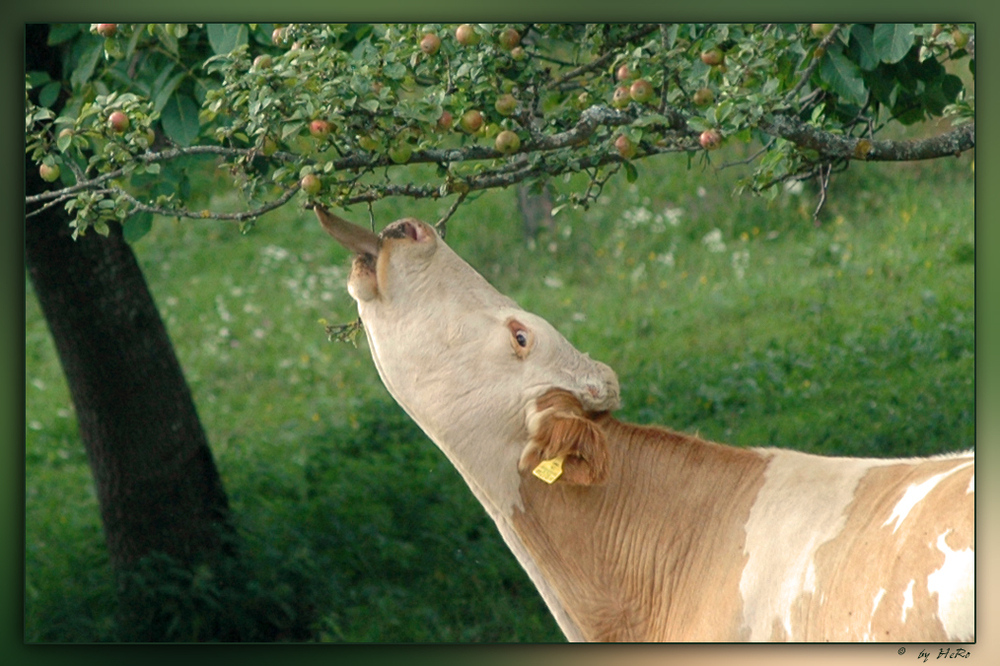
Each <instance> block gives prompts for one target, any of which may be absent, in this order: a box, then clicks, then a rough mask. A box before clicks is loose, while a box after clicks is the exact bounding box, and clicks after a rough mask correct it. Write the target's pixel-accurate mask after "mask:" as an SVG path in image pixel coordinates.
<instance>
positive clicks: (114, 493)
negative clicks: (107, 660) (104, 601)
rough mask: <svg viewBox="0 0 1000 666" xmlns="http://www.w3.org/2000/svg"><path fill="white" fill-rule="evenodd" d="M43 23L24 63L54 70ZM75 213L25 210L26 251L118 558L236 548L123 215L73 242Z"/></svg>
mask: <svg viewBox="0 0 1000 666" xmlns="http://www.w3.org/2000/svg"><path fill="white" fill-rule="evenodd" d="M46 33H47V29H46V26H40V27H36V26H28V30H27V32H26V37H27V48H26V57H27V65H28V68H29V69H46V70H47V71H50V74H51V75H52V76H53V78H54V79H58V78H59V75H60V71H58V70H60V69H61V66H60V64H59V58H58V57H57V56H55V55H54V54H53V49H51V48H50V47H48V46H47V45H46V44H45V35H46ZM53 69H55V70H56V71H53ZM25 168H26V174H25V175H26V180H25V187H26V194H33V193H38V192H41V191H42V190H43V189H44V188H45V187H46V183H44V181H42V179H41V178H40V176H39V175H38V173H37V169H36V168H35V167H34V165H32V164H31V163H30V159H29V158H28V157H27V156H26V157H25ZM68 223H69V219H68V217H67V215H66V213H65V211H64V210H63V209H62V208H61V207H52V208H49V209H47V210H45V211H43V212H41V213H40V214H38V215H35V216H33V217H31V218H30V219H28V220H27V221H26V224H25V246H24V253H25V254H24V256H25V263H26V266H27V269H28V275H29V277H30V280H31V283H32V285H33V287H34V291H35V294H36V296H37V298H38V301H39V303H40V305H41V308H42V311H43V313H44V315H45V319H46V322H47V323H48V326H49V330H50V331H51V333H52V337H53V339H54V341H55V346H56V349H57V350H58V354H59V359H60V362H61V363H62V367H63V370H64V372H65V374H66V379H67V382H68V384H69V389H70V394H71V396H72V399H73V404H74V407H75V409H76V414H77V418H78V421H79V430H80V436H81V439H82V440H83V444H84V446H85V448H86V451H87V456H88V460H89V462H90V467H91V469H92V471H93V475H94V483H95V486H96V489H97V497H98V500H99V503H100V510H101V519H102V522H103V526H104V534H105V539H106V542H107V546H108V551H109V555H110V560H111V564H112V566H113V567H114V569H115V571H116V572H117V573H119V574H121V573H123V572H127V571H129V570H131V569H132V568H133V567H135V565H136V564H138V563H139V561H140V559H141V558H143V557H144V556H147V555H150V554H154V553H163V554H166V555H169V556H170V557H172V558H174V560H175V561H177V562H179V563H181V564H182V565H185V566H191V565H193V564H195V563H199V562H205V561H213V560H216V558H217V557H218V556H225V555H229V554H231V553H232V550H233V542H234V541H233V539H232V535H233V531H232V529H231V527H230V524H229V520H228V516H229V513H228V502H227V499H226V495H225V492H224V490H223V487H222V483H221V480H220V478H219V474H218V472H217V470H216V468H215V464H214V462H213V460H212V454H211V451H210V450H209V447H208V441H207V438H206V436H205V432H204V430H203V428H202V426H201V423H200V421H199V419H198V414H197V411H196V409H195V405H194V402H193V400H192V397H191V393H190V390H189V388H188V385H187V383H186V381H185V379H184V375H183V372H182V370H181V366H180V363H179V362H178V360H177V357H176V355H175V353H174V350H173V346H172V344H171V342H170V338H169V337H168V335H167V331H166V328H165V327H164V325H163V322H162V320H161V318H160V315H159V311H158V310H157V308H156V305H155V304H154V302H153V298H152V296H151V295H150V292H149V289H148V287H147V285H146V281H145V279H144V277H143V274H142V271H141V269H140V267H139V264H138V262H137V261H136V258H135V255H134V254H133V252H132V249H131V248H130V247H129V245H128V244H127V243H126V242H125V240H124V238H123V236H122V231H121V227H120V225H117V224H114V225H111V228H112V231H111V233H110V235H109V236H108V237H106V238H105V237H102V236H100V235H98V234H97V233H95V232H94V231H93V230H91V231H90V233H87V234H86V235H85V236H83V237H81V238H79V239H78V240H76V241H74V240H73V239H72V238H71V236H70V229H69V226H68ZM28 371H29V372H30V368H29V369H28ZM119 580H120V585H121V586H123V587H120V589H119V593H120V594H128V590H126V589H125V588H126V587H127V584H126V583H124V582H121V581H123V580H124V579H123V578H120V579H119ZM128 605H129V604H127V603H123V607H127V606H128ZM127 622H128V619H127V618H126V623H127ZM124 633H125V634H126V635H128V633H129V630H128V628H127V627H126V628H125V630H124ZM136 638H140V639H143V640H157V639H159V638H160V637H158V636H156V635H150V634H148V633H147V634H144V635H141V636H137V637H136Z"/></svg>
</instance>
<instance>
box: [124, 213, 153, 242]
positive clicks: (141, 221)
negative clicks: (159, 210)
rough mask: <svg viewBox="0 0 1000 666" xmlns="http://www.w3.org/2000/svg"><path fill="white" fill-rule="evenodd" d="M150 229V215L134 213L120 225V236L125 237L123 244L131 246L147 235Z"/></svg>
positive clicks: (151, 221) (151, 220)
mask: <svg viewBox="0 0 1000 666" xmlns="http://www.w3.org/2000/svg"><path fill="white" fill-rule="evenodd" d="M152 228H153V214H152V213H136V214H135V215H131V216H130V217H129V218H128V219H127V220H125V222H124V224H123V225H122V234H123V235H124V236H125V242H126V243H129V244H132V243H135V242H136V241H137V240H139V239H140V238H142V237H143V236H145V235H146V234H148V233H149V230H150V229H152Z"/></svg>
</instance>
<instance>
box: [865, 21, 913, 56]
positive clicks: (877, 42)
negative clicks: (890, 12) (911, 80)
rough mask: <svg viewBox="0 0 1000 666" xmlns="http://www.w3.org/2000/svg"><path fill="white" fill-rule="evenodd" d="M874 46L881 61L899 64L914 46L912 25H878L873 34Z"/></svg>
mask: <svg viewBox="0 0 1000 666" xmlns="http://www.w3.org/2000/svg"><path fill="white" fill-rule="evenodd" d="M872 46H873V48H874V49H875V54H876V55H877V56H878V58H879V60H881V61H882V62H886V63H889V64H892V63H894V62H899V61H900V60H902V59H903V57H904V56H906V54H907V53H909V51H910V47H911V46H913V24H912V23H878V24H876V25H875V31H874V33H873V34H872Z"/></svg>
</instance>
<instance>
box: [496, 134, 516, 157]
mask: <svg viewBox="0 0 1000 666" xmlns="http://www.w3.org/2000/svg"><path fill="white" fill-rule="evenodd" d="M494 145H495V146H496V148H497V150H499V151H500V152H501V153H503V154H504V155H510V154H511V153H515V152H517V149H518V148H520V147H521V137H519V136H518V135H517V134H515V133H514V132H512V131H510V130H504V131H502V132H500V133H499V134H497V138H496V141H495V142H494Z"/></svg>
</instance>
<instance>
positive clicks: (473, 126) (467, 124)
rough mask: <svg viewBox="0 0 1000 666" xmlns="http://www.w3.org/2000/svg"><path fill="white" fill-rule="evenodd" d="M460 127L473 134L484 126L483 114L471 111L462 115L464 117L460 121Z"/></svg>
mask: <svg viewBox="0 0 1000 666" xmlns="http://www.w3.org/2000/svg"><path fill="white" fill-rule="evenodd" d="M458 125H459V127H461V128H462V129H463V130H465V131H466V132H468V133H470V134H472V133H473V132H476V131H478V130H479V128H480V127H482V126H483V114H482V113H480V112H479V111H477V110H476V109H469V110H468V111H466V112H465V113H463V114H462V117H461V118H460V119H459V121H458Z"/></svg>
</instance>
